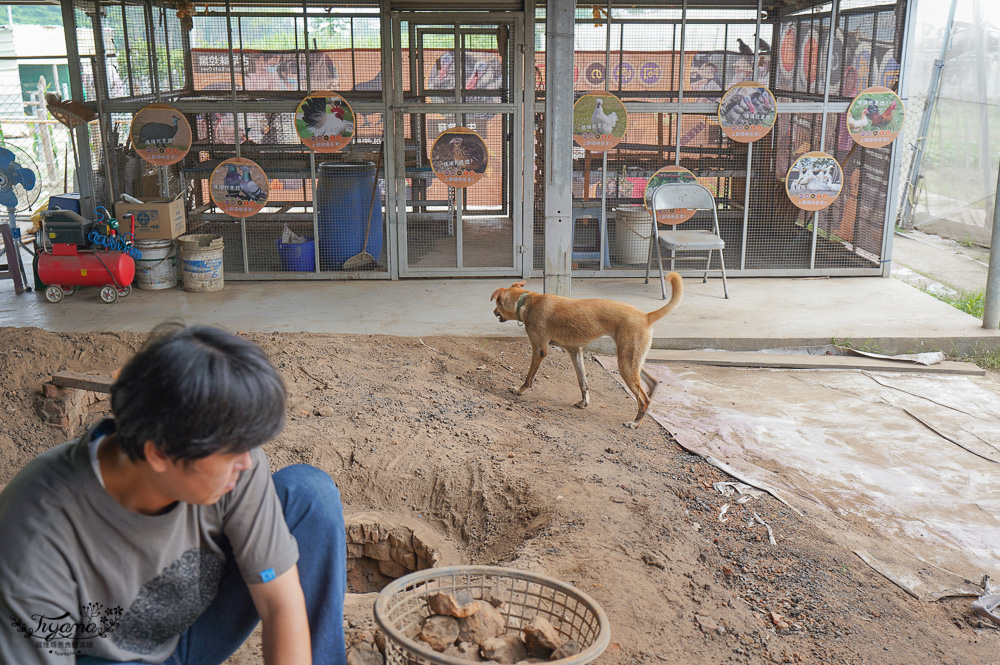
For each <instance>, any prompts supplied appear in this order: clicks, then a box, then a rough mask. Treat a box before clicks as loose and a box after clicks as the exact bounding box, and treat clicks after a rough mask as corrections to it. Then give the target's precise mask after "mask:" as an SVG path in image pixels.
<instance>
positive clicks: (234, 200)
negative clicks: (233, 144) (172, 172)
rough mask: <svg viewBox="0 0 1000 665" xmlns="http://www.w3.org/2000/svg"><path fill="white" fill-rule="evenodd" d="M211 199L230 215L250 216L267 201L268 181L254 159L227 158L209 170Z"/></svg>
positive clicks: (258, 210)
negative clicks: (210, 174)
mask: <svg viewBox="0 0 1000 665" xmlns="http://www.w3.org/2000/svg"><path fill="white" fill-rule="evenodd" d="M209 182H210V184H211V187H212V200H213V201H215V205H217V206H218V207H219V210H221V211H222V212H224V213H226V214H227V215H229V216H231V217H251V216H253V215H256V214H257V213H258V212H260V209H261V208H263V207H264V206H265V205H267V197H268V193H269V192H270V189H271V183H270V181H269V180H268V179H267V174H266V173H264V169H262V168H260V166H259V165H258V164H257V162H252V161H250V160H249V159H243V158H242V157H233V158H232V159H227V160H226V161H224V162H222V163H221V164H219V165H218V166H216V167H215V170H214V171H212V177H211V179H210V180H209Z"/></svg>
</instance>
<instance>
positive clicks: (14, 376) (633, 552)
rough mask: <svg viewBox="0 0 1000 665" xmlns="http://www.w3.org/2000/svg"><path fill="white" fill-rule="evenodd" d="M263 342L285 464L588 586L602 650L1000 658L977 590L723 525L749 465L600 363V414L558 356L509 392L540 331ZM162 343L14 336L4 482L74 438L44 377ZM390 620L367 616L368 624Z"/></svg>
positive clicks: (357, 501) (371, 504)
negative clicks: (882, 571) (717, 451)
mask: <svg viewBox="0 0 1000 665" xmlns="http://www.w3.org/2000/svg"><path fill="white" fill-rule="evenodd" d="M246 337H247V338H249V339H251V340H253V341H254V342H256V343H257V344H259V345H260V346H261V347H262V348H263V349H264V350H265V351H266V352H267V353H268V354H269V355H270V357H271V358H272V360H273V362H274V363H275V365H276V366H277V367H278V368H279V370H280V371H281V372H282V375H283V376H284V379H285V381H286V383H287V386H288V392H289V407H288V416H289V419H288V425H287V427H286V428H285V430H284V432H283V433H282V434H281V435H280V436H279V437H278V439H276V440H275V441H274V442H272V443H270V444H268V445H267V446H266V450H267V452H268V455H269V456H270V459H271V463H272V466H273V467H274V468H281V467H283V466H286V465H288V464H293V463H298V462H305V463H309V464H314V465H316V466H318V467H320V468H322V469H323V470H325V471H327V472H328V473H330V474H331V476H333V478H334V479H335V480H336V481H337V484H338V485H339V487H340V489H341V493H342V496H343V498H344V501H345V504H346V508H347V511H348V513H353V512H362V511H371V510H375V511H380V512H384V513H387V514H397V515H406V516H409V517H412V518H414V519H418V520H421V521H423V522H424V523H426V524H428V525H429V526H431V527H432V528H434V529H435V530H437V531H439V532H440V533H441V534H442V535H443V536H445V537H447V538H448V539H449V540H450V541H452V542H453V543H455V544H456V546H457V547H458V548H459V549H460V551H461V555H462V556H463V557H464V559H465V560H466V561H467V562H469V563H480V564H496V565H509V566H514V567H518V568H524V569H529V570H536V571H539V572H544V573H546V574H548V575H551V576H553V577H556V578H558V579H561V580H564V581H566V582H570V583H572V584H574V585H576V586H577V587H578V588H580V589H581V590H583V591H584V592H586V593H588V594H589V595H591V596H592V597H594V598H595V599H596V600H597V602H599V603H600V604H601V605H602V606H603V607H604V609H605V611H606V612H607V614H608V616H609V618H610V621H611V624H612V645H611V647H610V648H609V649H608V651H607V653H606V655H605V656H604V657H603V658H602V659H601V662H604V663H614V664H616V665H617V664H622V665H624V664H625V663H656V662H666V663H705V664H708V663H712V664H713V665H714V664H716V663H754V664H756V663H771V662H806V663H888V662H895V661H897V660H899V658H900V657H903V658H904V659H905V660H906V661H907V662H908V663H914V664H916V665H931V664H933V665H939V664H940V663H969V662H980V663H986V662H992V661H993V659H994V658H995V653H996V651H997V649H998V647H1000V631H996V630H993V629H991V628H989V627H986V626H984V624H982V623H981V622H980V621H979V619H978V618H977V617H975V616H974V615H973V614H972V612H971V610H970V609H969V600H968V599H955V600H946V601H942V602H939V603H934V604H930V603H921V602H918V601H916V600H914V599H912V598H910V597H909V596H907V595H905V594H904V593H903V592H902V591H900V590H898V589H897V588H896V587H895V586H894V585H892V584H891V583H890V582H888V581H886V580H885V579H884V578H882V577H880V576H879V575H877V574H876V573H875V572H873V571H872V570H871V569H869V568H868V567H867V566H866V565H865V564H864V563H863V562H861V561H860V560H859V559H858V558H857V557H856V556H855V555H854V554H852V553H851V552H848V551H845V550H843V549H841V548H839V547H837V546H836V545H834V544H833V543H831V542H830V541H829V540H828V539H826V538H825V537H823V536H822V534H820V533H819V532H818V531H817V530H816V529H814V528H813V527H812V526H811V525H810V523H809V521H808V516H806V517H805V518H800V517H798V516H796V515H794V514H793V513H791V512H790V511H789V510H788V509H787V508H785V507H784V506H783V505H781V504H780V503H778V502H777V501H774V500H773V499H771V498H768V497H764V498H756V499H753V500H752V501H751V502H750V503H748V504H746V505H743V506H734V507H733V508H731V509H730V511H729V513H727V517H728V518H729V519H728V520H727V521H726V522H725V523H721V522H720V521H719V519H718V517H719V511H720V507H721V506H722V504H724V503H731V499H725V498H724V497H722V496H721V495H720V494H719V493H718V492H716V491H715V490H714V489H712V483H713V482H716V481H720V480H728V479H727V478H725V477H724V476H723V475H722V474H721V473H719V472H718V471H717V470H715V469H714V468H713V467H710V466H708V465H707V464H705V463H703V462H702V461H701V460H700V459H699V458H697V457H695V456H693V455H690V454H688V453H686V452H685V451H683V450H682V449H680V448H679V447H678V446H677V445H676V444H675V443H674V442H673V439H672V438H671V437H670V435H669V434H668V433H667V432H665V431H664V430H663V429H661V428H659V427H658V426H657V425H656V424H655V423H654V422H653V421H652V420H647V421H646V422H645V423H644V424H643V426H642V427H641V428H640V429H639V430H629V429H626V428H624V427H622V423H623V422H624V421H626V420H628V419H629V418H631V417H632V415H633V414H634V411H635V407H634V402H633V401H632V398H631V397H630V396H629V395H628V393H626V392H625V390H624V389H622V388H621V387H620V386H619V385H618V384H617V383H616V382H615V380H614V378H613V377H612V376H610V375H609V374H607V373H606V372H605V371H604V370H603V369H601V367H600V366H599V365H598V364H597V363H596V362H591V361H588V362H587V369H588V372H589V378H590V388H591V406H590V407H589V408H587V409H586V410H579V409H577V408H575V407H574V406H573V404H575V402H576V401H578V400H579V392H578V388H577V385H576V379H575V375H574V372H573V369H572V365H571V363H570V362H569V359H568V357H567V356H566V354H565V353H562V352H561V351H558V350H553V353H551V354H550V356H549V358H548V359H547V360H546V361H545V364H544V365H543V366H542V369H541V371H540V372H539V375H538V378H537V381H536V385H535V387H534V388H533V389H532V390H530V391H529V392H528V393H527V394H526V395H525V396H523V397H515V396H514V395H512V394H511V393H510V392H509V390H508V389H509V388H510V387H511V386H516V385H519V384H520V382H521V380H522V379H523V375H524V371H525V369H526V368H527V365H528V360H529V358H528V344H527V341H526V340H524V339H513V340H508V339H464V338H463V339H456V338H424V339H423V340H419V339H408V338H392V337H378V336H345V335H318V334H281V335H278V334H274V335H259V334H255V335H246ZM141 341H142V338H141V337H140V336H138V335H132V334H115V335H112V334H57V333H49V332H44V331H39V330H36V329H10V328H8V329H2V330H0V343H2V344H3V347H2V348H3V352H2V354H0V375H2V376H3V377H4V397H5V400H4V408H5V411H6V412H7V414H6V415H5V420H6V423H9V424H5V426H4V427H3V429H2V432H0V460H2V461H0V483H6V482H7V481H9V480H10V478H11V477H12V476H13V474H14V473H15V472H16V471H17V469H19V468H20V467H21V466H23V465H24V463H25V462H26V461H27V460H28V459H30V458H31V457H32V456H34V455H35V454H37V453H38V452H39V451H41V450H43V449H45V448H47V447H49V446H51V445H53V444H56V443H59V442H61V441H62V440H63V439H64V437H63V434H62V433H61V432H60V431H59V430H58V429H57V428H55V427H52V426H50V425H45V424H42V423H41V421H40V419H39V417H38V410H39V406H40V404H41V400H42V397H41V395H40V393H39V386H40V384H41V382H42V381H43V380H45V379H46V378H47V377H48V376H49V375H51V374H52V373H53V372H55V371H58V370H60V369H68V370H73V371H79V372H87V371H97V372H102V373H107V372H110V371H111V370H113V369H115V368H116V367H119V366H120V365H121V364H122V362H124V360H126V359H127V358H128V356H129V355H130V354H131V353H132V352H133V351H134V350H135V349H136V348H137V347H138V345H139V344H140V343H141ZM320 414H323V415H320ZM7 416H9V417H7ZM753 511H756V512H757V514H758V515H759V516H760V517H761V518H762V519H763V520H764V521H765V522H767V524H769V525H770V526H771V529H772V531H773V533H774V537H775V538H776V542H777V544H776V545H771V544H770V543H769V541H768V536H767V530H766V529H765V527H763V526H761V525H760V524H759V523H757V522H756V521H755V520H753V518H752V512H753ZM370 616H371V613H370V608H367V609H366V608H365V607H361V610H360V611H355V612H353V613H352V614H351V615H350V617H351V622H352V623H353V624H354V626H355V627H358V628H360V627H362V625H363V624H366V623H367V624H370V623H371V619H370ZM259 651H260V650H259V645H257V644H254V643H250V644H248V645H247V646H246V647H244V648H243V649H241V650H240V652H238V654H237V655H236V656H234V657H233V659H232V660H231V661H230V662H231V664H232V665H249V664H250V663H258V662H260V660H259V657H258V656H257V655H255V654H259Z"/></svg>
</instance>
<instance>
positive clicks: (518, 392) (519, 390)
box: [507, 387, 524, 397]
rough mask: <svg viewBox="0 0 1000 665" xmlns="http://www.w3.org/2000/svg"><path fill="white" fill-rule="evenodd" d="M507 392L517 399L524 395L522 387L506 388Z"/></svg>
mask: <svg viewBox="0 0 1000 665" xmlns="http://www.w3.org/2000/svg"><path fill="white" fill-rule="evenodd" d="M507 390H509V391H510V392H511V393H512V394H514V395H517V396H518V397H520V396H521V395H523V394H524V388H523V387H522V388H508V389H507Z"/></svg>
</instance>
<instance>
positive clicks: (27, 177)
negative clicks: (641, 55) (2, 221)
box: [0, 146, 42, 228]
mask: <svg viewBox="0 0 1000 665" xmlns="http://www.w3.org/2000/svg"><path fill="white" fill-rule="evenodd" d="M15 151H16V152H15ZM37 170H38V167H37V166H35V163H34V161H32V159H31V157H29V156H28V154H27V153H26V152H24V151H23V150H21V149H19V148H15V147H14V146H7V147H5V148H0V206H3V207H4V208H7V214H8V215H9V221H10V225H11V227H12V228H13V226H14V217H15V215H16V214H17V213H19V212H23V211H25V210H30V209H31V206H33V205H34V204H35V201H37V200H38V195H39V194H40V193H41V191H42V183H41V181H40V180H39V179H38V178H37V177H35V172H36V171H37Z"/></svg>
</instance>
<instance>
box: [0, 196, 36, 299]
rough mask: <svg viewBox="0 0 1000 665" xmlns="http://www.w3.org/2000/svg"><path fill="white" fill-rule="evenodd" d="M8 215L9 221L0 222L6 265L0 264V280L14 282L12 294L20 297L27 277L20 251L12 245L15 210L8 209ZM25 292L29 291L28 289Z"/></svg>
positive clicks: (15, 245) (0, 235) (0, 234)
mask: <svg viewBox="0 0 1000 665" xmlns="http://www.w3.org/2000/svg"><path fill="white" fill-rule="evenodd" d="M8 214H9V215H10V217H9V221H7V222H0V237H2V238H3V246H4V254H6V255H7V264H6V265H4V264H2V263H0V279H12V280H14V293H15V294H17V295H21V294H22V293H24V291H25V290H26V285H25V282H26V281H27V277H26V276H25V274H24V265H23V264H22V263H21V251H20V249H19V248H18V246H17V244H15V243H14V234H13V233H12V232H11V228H12V227H13V226H14V224H15V223H16V222H15V219H14V214H15V210H14V209H13V208H9V209H8ZM27 290H30V287H29V288H27Z"/></svg>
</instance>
